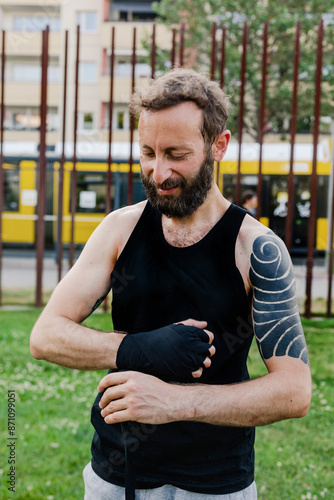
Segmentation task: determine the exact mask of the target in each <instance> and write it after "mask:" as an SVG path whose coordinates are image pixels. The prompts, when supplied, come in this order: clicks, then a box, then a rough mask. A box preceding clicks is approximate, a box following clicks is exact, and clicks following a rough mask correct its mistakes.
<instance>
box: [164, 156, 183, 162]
mask: <svg viewBox="0 0 334 500" xmlns="http://www.w3.org/2000/svg"><path fill="white" fill-rule="evenodd" d="M168 156H169V158H170V159H171V160H173V161H181V160H184V159H185V158H186V155H181V156H175V155H168Z"/></svg>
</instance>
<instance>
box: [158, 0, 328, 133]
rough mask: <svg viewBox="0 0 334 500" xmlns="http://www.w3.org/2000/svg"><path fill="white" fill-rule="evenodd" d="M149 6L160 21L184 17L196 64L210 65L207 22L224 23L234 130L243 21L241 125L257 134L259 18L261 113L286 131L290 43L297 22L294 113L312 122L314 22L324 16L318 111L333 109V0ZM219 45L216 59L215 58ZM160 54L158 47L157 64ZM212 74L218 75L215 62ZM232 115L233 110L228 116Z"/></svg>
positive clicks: (171, 1)
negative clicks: (245, 30) (265, 39)
mask: <svg viewBox="0 0 334 500" xmlns="http://www.w3.org/2000/svg"><path fill="white" fill-rule="evenodd" d="M153 8H154V10H155V11H156V13H157V14H158V16H159V19H160V22H161V23H163V24H166V25H167V26H170V27H175V26H178V25H179V23H180V21H182V22H184V23H185V26H186V33H185V46H186V49H187V50H186V54H185V56H186V60H187V58H188V62H189V60H190V56H191V57H192V58H193V57H194V55H195V56H196V64H195V68H196V69H199V70H206V71H209V68H210V58H211V25H212V23H213V22H216V23H217V26H218V27H219V28H222V27H225V28H226V30H227V31H226V32H227V38H226V45H227V49H226V68H225V82H226V84H225V91H226V92H227V94H228V95H230V96H231V101H232V106H233V108H234V111H233V113H232V117H231V120H230V122H229V126H230V128H231V129H232V131H233V132H235V131H236V130H237V114H238V112H237V110H238V109H239V88H240V55H241V45H242V36H243V28H244V25H245V23H247V26H248V38H247V88H246V91H247V100H246V113H247V117H246V120H245V121H246V128H247V129H248V132H249V133H251V134H253V136H254V138H255V139H256V135H257V130H258V123H259V103H260V89H261V68H262V53H263V43H262V39H263V30H264V23H265V22H266V21H268V26H269V28H268V31H269V38H268V67H267V81H268V91H267V96H266V119H267V125H268V127H269V131H273V132H280V133H282V132H288V131H289V116H290V112H291V99H292V78H293V60H294V47H295V27H296V23H297V21H299V22H300V23H301V37H300V43H301V49H300V50H301V52H300V66H299V79H300V85H299V102H298V111H299V113H298V114H299V117H300V118H299V119H300V120H302V121H303V123H304V124H305V123H307V122H308V123H309V124H311V121H310V120H309V119H308V118H309V117H310V116H312V112H313V108H314V81H315V68H316V47H317V37H318V25H319V22H320V20H321V19H324V24H325V36H324V44H323V47H324V54H323V75H322V76H323V87H324V88H325V89H326V90H325V92H323V96H322V116H330V115H331V114H332V109H333V96H334V93H333V90H334V81H333V80H334V78H333V74H334V65H333V57H332V54H333V45H334V30H333V27H334V4H333V2H332V1H331V0H325V1H321V2H320V0H312V1H311V0H309V1H307V2H304V1H303V2H302V1H300V0H299V1H297V2H296V1H292V0H282V1H280V2H276V1H274V0H267V1H266V2H257V1H256V0H245V1H242V2H240V1H239V2H235V1H232V0H226V1H224V2H221V1H220V0H208V1H205V2H204V0H161V2H159V3H157V2H156V3H154V4H153ZM219 52H220V47H218V54H217V63H219V60H220V54H219ZM163 55H164V54H162V53H159V60H160V70H164V69H165V68H166V66H165V65H164V64H163ZM216 67H217V71H216V75H215V77H216V79H219V74H218V67H219V64H217V65H216ZM233 115H234V116H233Z"/></svg>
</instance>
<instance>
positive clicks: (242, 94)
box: [235, 23, 248, 205]
mask: <svg viewBox="0 0 334 500" xmlns="http://www.w3.org/2000/svg"><path fill="white" fill-rule="evenodd" d="M247 37H248V26H247V23H245V25H244V28H243V37H242V56H241V68H240V81H241V86H240V104H239V123H238V142H239V145H238V170H237V181H236V186H235V203H236V204H237V205H240V194H241V193H240V191H241V148H242V132H243V127H244V110H245V86H246V67H247Z"/></svg>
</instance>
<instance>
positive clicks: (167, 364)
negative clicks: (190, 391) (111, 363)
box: [116, 319, 215, 382]
mask: <svg viewBox="0 0 334 500" xmlns="http://www.w3.org/2000/svg"><path fill="white" fill-rule="evenodd" d="M197 325H200V327H198V326H197ZM206 325H207V324H206V322H198V321H195V320H191V319H188V320H186V321H185V322H181V323H176V324H172V325H168V326H165V327H162V328H158V329H156V330H152V331H149V332H141V333H136V334H131V335H126V336H125V337H124V339H123V340H122V342H121V344H120V346H119V349H118V352H117V358H116V364H117V367H118V368H119V369H121V370H135V371H139V372H142V373H147V374H150V375H154V376H156V377H159V378H160V379H162V380H165V381H168V382H170V381H175V382H190V381H191V376H193V377H194V378H198V377H200V376H201V374H202V372H203V367H209V366H210V364H211V360H210V356H212V355H213V354H214V352H215V348H214V346H210V344H211V342H212V340H213V334H212V333H211V332H209V331H207V330H205V329H204V327H205V326H206Z"/></svg>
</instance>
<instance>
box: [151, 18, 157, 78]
mask: <svg viewBox="0 0 334 500" xmlns="http://www.w3.org/2000/svg"><path fill="white" fill-rule="evenodd" d="M156 51H157V48H156V25H155V23H154V24H153V29H152V45H151V78H152V80H154V78H155V59H156Z"/></svg>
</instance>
